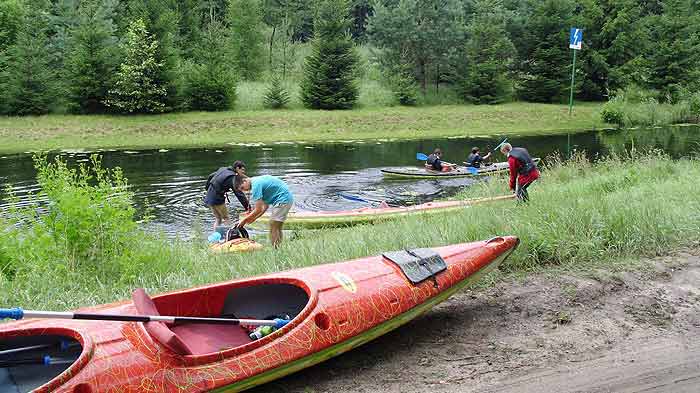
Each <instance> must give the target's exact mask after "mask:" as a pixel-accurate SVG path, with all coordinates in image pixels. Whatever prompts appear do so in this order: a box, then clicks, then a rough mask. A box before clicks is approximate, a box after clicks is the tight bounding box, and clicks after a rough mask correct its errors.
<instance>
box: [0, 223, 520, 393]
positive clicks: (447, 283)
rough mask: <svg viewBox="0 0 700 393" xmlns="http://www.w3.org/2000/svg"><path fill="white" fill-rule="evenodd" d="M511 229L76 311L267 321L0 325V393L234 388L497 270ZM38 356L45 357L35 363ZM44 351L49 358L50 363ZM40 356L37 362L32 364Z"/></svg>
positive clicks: (308, 359) (332, 352)
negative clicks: (254, 325) (263, 323)
mask: <svg viewBox="0 0 700 393" xmlns="http://www.w3.org/2000/svg"><path fill="white" fill-rule="evenodd" d="M517 245H518V239H517V238H515V237H496V238H493V239H491V240H487V241H481V242H474V243H464V244H455V245H450V246H445V247H437V248H434V249H416V250H403V251H397V252H391V253H384V254H383V255H379V256H374V257H367V258H361V259H356V260H351V261H347V262H340V263H333V264H326V265H318V266H312V267H307V268H303V269H297V270H291V271H286V272H280V273H275V274H270V275H265V276H259V277H254V278H249V279H242V280H236V281H229V282H224V283H219V284H213V285H208V286H204V287H199V288H194V289H188V290H184V291H178V292H172V293H167V294H162V295H158V296H154V297H153V298H151V297H149V296H148V295H147V294H146V292H145V291H143V290H136V291H134V297H133V299H132V301H126V302H121V303H115V304H108V305H103V306H98V307H93V308H88V309H83V310H80V312H81V313H85V312H92V313H103V314H121V315H170V316H183V317H219V318H256V319H270V318H273V317H275V316H279V315H285V316H289V317H288V318H290V319H291V322H289V323H288V324H287V325H286V326H284V327H282V328H281V329H279V330H276V331H274V332H272V333H271V334H269V335H267V336H264V337H263V338H261V339H258V340H253V339H251V338H250V336H249V333H250V332H249V331H248V330H246V328H245V327H241V326H239V325H213V324H166V323H163V322H146V323H142V322H116V321H100V322H95V321H85V320H75V319H73V320H57V319H30V320H22V321H18V322H11V323H6V324H2V325H0V392H27V391H31V390H33V389H36V391H38V392H71V393H91V392H204V391H212V390H213V391H217V392H218V391H221V392H223V391H231V392H236V391H241V390H245V389H248V388H251V387H253V386H256V385H259V384H262V383H265V382H268V381H271V380H273V379H276V378H279V377H282V376H284V375H287V374H290V373H293V372H295V371H298V370H301V369H303V368H306V367H309V366H311V365H314V364H316V363H319V362H322V361H324V360H326V359H329V358H331V357H333V356H336V355H339V354H341V353H343V352H345V351H348V350H350V349H352V348H355V347H357V346H359V345H362V344H364V343H366V342H368V341H370V340H372V339H374V338H376V337H378V336H381V335H382V334H385V333H387V332H389V331H391V330H393V329H396V328H398V327H399V326H401V325H403V324H405V323H407V322H408V321H410V320H412V319H413V318H415V317H417V316H419V315H421V314H423V313H425V312H426V311H428V310H429V309H430V308H431V307H433V306H434V305H436V304H438V303H440V302H441V301H443V300H445V299H447V298H448V297H449V296H450V295H452V294H453V293H455V292H456V291H458V290H460V289H462V288H464V287H465V286H467V285H468V284H470V283H472V282H474V281H476V280H477V279H478V278H479V277H480V276H481V275H483V274H484V273H485V272H487V271H489V270H491V269H494V268H495V267H496V266H497V265H498V264H499V263H500V262H502V261H503V260H504V259H505V258H506V257H508V255H510V253H511V252H512V251H513V250H514V249H515V248H516V246H517ZM42 359H44V360H42ZM47 359H48V360H47ZM39 363H45V364H39Z"/></svg>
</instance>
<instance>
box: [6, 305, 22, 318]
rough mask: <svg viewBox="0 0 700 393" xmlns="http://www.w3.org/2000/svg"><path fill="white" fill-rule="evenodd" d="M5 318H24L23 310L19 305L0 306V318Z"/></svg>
mask: <svg viewBox="0 0 700 393" xmlns="http://www.w3.org/2000/svg"><path fill="white" fill-rule="evenodd" d="M5 318H9V319H15V320H20V319H22V318H24V310H22V309H21V308H19V307H15V308H0V320H3V319H5Z"/></svg>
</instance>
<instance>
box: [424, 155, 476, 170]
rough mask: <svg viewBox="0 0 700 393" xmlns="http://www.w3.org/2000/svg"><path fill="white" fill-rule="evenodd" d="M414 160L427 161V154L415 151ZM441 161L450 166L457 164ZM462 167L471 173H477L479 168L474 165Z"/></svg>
mask: <svg viewBox="0 0 700 393" xmlns="http://www.w3.org/2000/svg"><path fill="white" fill-rule="evenodd" d="M416 160H419V161H428V156H426V155H425V154H423V153H416ZM443 163H444V164H446V165H450V166H455V167H456V166H457V164H450V163H449V162H443ZM464 169H465V170H466V171H467V172H469V173H471V174H472V175H476V174H477V173H479V170H478V169H476V168H474V167H472V166H467V167H464Z"/></svg>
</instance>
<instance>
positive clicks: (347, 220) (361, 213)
mask: <svg viewBox="0 0 700 393" xmlns="http://www.w3.org/2000/svg"><path fill="white" fill-rule="evenodd" d="M509 199H513V195H502V196H497V197H488V198H477V199H466V200H459V201H438V202H427V203H422V204H420V205H414V206H400V207H376V208H375V207H365V208H360V209H353V210H341V211H319V212H291V213H289V215H288V216H287V221H285V228H289V229H296V228H328V227H340V226H350V225H358V224H367V223H372V222H377V221H381V220H387V219H395V218H399V217H403V216H407V215H414V214H430V213H444V212H450V211H456V210H459V209H463V208H466V207H469V206H473V205H479V204H482V203H487V202H495V201H503V200H509ZM240 217H241V218H243V217H245V215H244V214H242V215H241V216H240ZM268 222H269V216H268V215H263V216H261V217H260V218H259V219H258V220H257V221H256V222H255V223H254V225H258V226H261V225H266V224H267V223H268Z"/></svg>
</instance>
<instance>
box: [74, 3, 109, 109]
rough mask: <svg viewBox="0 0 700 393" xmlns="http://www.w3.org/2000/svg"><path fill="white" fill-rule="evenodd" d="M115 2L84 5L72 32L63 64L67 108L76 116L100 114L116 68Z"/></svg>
mask: <svg viewBox="0 0 700 393" xmlns="http://www.w3.org/2000/svg"><path fill="white" fill-rule="evenodd" d="M115 5H116V3H115V1H113V0H98V1H95V2H84V3H82V4H81V6H80V9H79V12H78V14H79V17H78V25H77V26H76V27H75V29H74V30H73V32H72V35H71V40H72V42H73V45H72V51H71V53H70V55H69V58H68V61H67V63H68V64H67V65H68V67H67V71H68V72H67V75H68V81H69V82H70V83H69V84H68V86H69V101H70V107H71V109H72V110H73V111H74V112H78V113H103V112H105V111H106V110H107V107H106V106H105V101H106V100H107V96H108V93H109V89H110V88H111V84H112V76H113V75H114V72H115V70H116V68H117V64H118V51H117V39H116V37H115V35H114V34H115V26H114V23H113V18H114V11H115V9H114V8H115Z"/></svg>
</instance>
